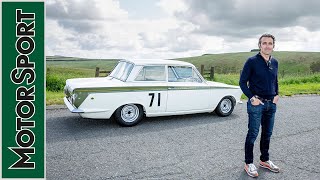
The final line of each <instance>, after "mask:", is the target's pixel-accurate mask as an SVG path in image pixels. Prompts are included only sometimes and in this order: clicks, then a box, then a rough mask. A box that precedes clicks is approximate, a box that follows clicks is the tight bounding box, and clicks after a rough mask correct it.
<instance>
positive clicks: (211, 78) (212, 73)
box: [210, 67, 214, 81]
mask: <svg viewBox="0 0 320 180" xmlns="http://www.w3.org/2000/svg"><path fill="white" fill-rule="evenodd" d="M213 79H214V67H211V69H210V80H211V81H213Z"/></svg>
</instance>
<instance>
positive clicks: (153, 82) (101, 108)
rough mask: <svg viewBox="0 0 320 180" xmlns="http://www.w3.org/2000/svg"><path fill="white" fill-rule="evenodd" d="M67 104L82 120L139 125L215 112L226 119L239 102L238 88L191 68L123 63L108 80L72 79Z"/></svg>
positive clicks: (161, 62)
mask: <svg viewBox="0 0 320 180" xmlns="http://www.w3.org/2000/svg"><path fill="white" fill-rule="evenodd" d="M64 92H65V95H66V97H64V102H65V104H66V105H67V107H68V108H69V110H70V111H71V112H72V113H79V114H80V115H81V116H82V117H84V118H95V119H109V118H110V117H111V116H112V115H114V117H115V119H116V121H117V122H118V123H119V124H120V125H122V126H133V125H136V124H137V123H138V122H139V121H140V120H141V119H142V118H143V117H144V116H146V117H153V116H170V115H180V114H193V113H204V112H213V111H215V112H216V114H217V115H219V116H228V115H230V114H231V113H232V111H233V109H234V106H235V105H236V104H237V103H238V102H239V101H240V97H241V94H242V91H241V89H240V87H239V86H232V85H227V84H223V83H218V82H211V81H206V80H205V79H204V78H203V77H202V76H201V74H200V73H199V72H198V71H197V69H196V67H195V66H194V65H192V64H190V63H187V62H182V61H173V60H154V59H153V60H121V61H119V63H118V64H117V65H116V67H115V68H114V69H113V71H112V72H111V73H110V75H109V76H107V77H99V78H78V79H68V80H67V81H66V86H65V89H64Z"/></svg>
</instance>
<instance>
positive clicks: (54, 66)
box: [46, 52, 320, 105]
mask: <svg viewBox="0 0 320 180" xmlns="http://www.w3.org/2000/svg"><path fill="white" fill-rule="evenodd" d="M254 54H256V52H242V53H228V54H212V55H203V56H198V57H189V58H180V59H177V60H181V61H187V62H191V63H192V64H194V65H195V66H197V67H198V69H200V68H199V67H200V66H201V64H203V65H204V67H205V69H206V70H209V69H210V68H211V66H214V67H215V77H214V81H218V82H223V83H227V84H232V85H238V81H239V76H240V75H239V74H240V73H239V72H240V70H241V69H242V66H243V64H244V62H245V61H246V59H247V58H248V57H250V56H252V55H254ZM273 56H274V57H275V58H277V59H278V61H279V93H280V95H286V96H291V95H295V94H320V73H319V72H318V73H312V72H311V70H310V66H311V64H312V63H315V62H317V63H320V52H274V53H273ZM116 63H117V60H111V59H101V60H100V59H84V58H74V57H60V56H58V57H55V56H49V57H47V62H46V65H47V69H46V71H47V72H46V74H47V75H46V80H47V82H46V88H47V94H46V104H47V105H52V104H63V100H62V98H63V96H64V95H63V87H64V85H65V81H66V79H69V78H81V77H94V76H95V68H96V67H99V68H100V69H102V70H108V71H110V70H112V69H113V67H114V66H115V65H116ZM205 78H206V79H209V76H205ZM243 98H245V97H244V96H243Z"/></svg>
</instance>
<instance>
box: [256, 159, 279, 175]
mask: <svg viewBox="0 0 320 180" xmlns="http://www.w3.org/2000/svg"><path fill="white" fill-rule="evenodd" d="M259 164H260V167H263V168H266V169H269V170H270V171H272V172H276V173H278V172H280V168H279V167H278V166H276V165H274V164H273V163H272V161H270V160H268V161H265V162H262V161H260V163H259Z"/></svg>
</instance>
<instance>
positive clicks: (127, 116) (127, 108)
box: [115, 104, 143, 126]
mask: <svg viewBox="0 0 320 180" xmlns="http://www.w3.org/2000/svg"><path fill="white" fill-rule="evenodd" d="M142 117H143V109H142V107H141V106H139V105H135V104H126V105H123V106H121V107H119V108H118V109H117V110H116V112H115V119H116V121H117V123H118V124H120V125H121V126H134V125H136V124H138V123H139V121H140V120H141V119H142Z"/></svg>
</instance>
